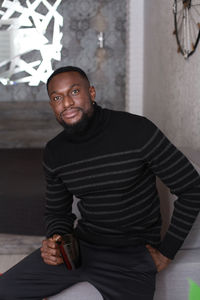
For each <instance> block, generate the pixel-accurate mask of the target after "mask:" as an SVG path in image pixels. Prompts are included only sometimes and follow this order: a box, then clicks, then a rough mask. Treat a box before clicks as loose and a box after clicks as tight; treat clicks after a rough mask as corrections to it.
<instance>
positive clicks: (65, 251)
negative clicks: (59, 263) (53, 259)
mask: <svg viewBox="0 0 200 300" xmlns="http://www.w3.org/2000/svg"><path fill="white" fill-rule="evenodd" d="M56 243H57V244H58V245H59V248H60V252H61V255H62V258H63V261H64V263H65V265H66V267H67V269H68V270H74V269H77V268H78V267H79V266H80V251H79V245H78V241H77V239H76V237H75V236H74V235H73V234H65V235H63V236H62V240H58V241H56Z"/></svg>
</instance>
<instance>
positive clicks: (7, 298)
mask: <svg viewBox="0 0 200 300" xmlns="http://www.w3.org/2000/svg"><path fill="white" fill-rule="evenodd" d="M0 299H1V300H11V299H15V295H13V289H12V285H10V284H9V282H8V280H6V279H4V278H3V276H1V277H0Z"/></svg>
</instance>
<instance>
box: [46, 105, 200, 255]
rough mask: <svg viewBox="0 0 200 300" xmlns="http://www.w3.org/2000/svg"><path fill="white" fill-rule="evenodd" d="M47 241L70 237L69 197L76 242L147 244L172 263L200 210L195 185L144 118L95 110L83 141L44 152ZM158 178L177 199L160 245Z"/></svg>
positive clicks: (64, 140)
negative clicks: (77, 216)
mask: <svg viewBox="0 0 200 300" xmlns="http://www.w3.org/2000/svg"><path fill="white" fill-rule="evenodd" d="M44 169H45V174H46V180H47V192H46V212H45V220H46V228H47V236H48V237H50V236H52V235H53V234H55V233H58V234H65V233H69V232H72V230H73V227H74V220H75V215H74V214H73V213H72V202H73V196H76V197H77V198H79V199H80V201H79V203H78V208H79V210H80V213H81V219H80V220H79V221H78V224H77V226H76V233H77V236H78V237H79V238H80V239H82V240H85V241H88V242H89V243H93V244H100V245H113V246H119V247H120V246H123V245H124V246H125V245H138V244H147V243H148V244H151V245H152V246H154V247H157V248H158V249H159V250H160V252H161V253H162V254H163V255H165V256H167V257H169V258H171V259H173V258H174V256H175V254H176V252H177V251H178V249H179V248H180V247H181V245H182V243H183V241H184V239H185V238H186V236H187V234H188V232H189V230H190V229H191V227H192V224H193V223H194V221H195V218H196V216H197V214H198V212H199V210H200V177H199V175H198V173H197V172H196V171H195V169H194V168H193V166H192V165H191V164H190V162H189V161H188V160H187V158H186V157H184V156H183V154H182V153H180V152H179V151H178V150H177V149H176V148H175V147H174V146H173V145H172V144H171V143H170V142H169V140H168V139H167V138H166V137H165V136H164V135H163V133H162V132H161V131H160V130H159V129H158V128H157V127H156V126H155V125H154V124H153V123H152V122H151V121H149V120H147V119H146V118H144V117H140V116H136V115H132V114H130V113H126V112H117V111H112V110H108V109H102V108H101V107H99V106H97V105H96V107H95V111H94V116H93V118H92V119H91V121H90V126H89V128H88V130H87V131H86V132H84V134H83V135H79V136H73V137H69V136H67V134H66V132H65V130H64V131H62V132H61V133H60V134H59V135H57V136H56V137H55V138H54V139H52V140H51V141H50V142H48V143H47V146H46V148H45V151H44ZM156 176H158V177H160V179H161V180H162V181H163V182H164V183H165V184H166V185H167V186H168V187H169V188H170V190H171V192H172V193H174V194H176V195H177V200H176V201H175V204H174V212H173V216H172V219H171V225H170V226H169V229H168V231H167V233H166V235H165V237H164V239H163V240H162V241H161V240H160V229H161V215H160V202H159V198H158V193H157V189H156Z"/></svg>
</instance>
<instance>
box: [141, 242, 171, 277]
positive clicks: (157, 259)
mask: <svg viewBox="0 0 200 300" xmlns="http://www.w3.org/2000/svg"><path fill="white" fill-rule="evenodd" d="M146 248H147V249H148V250H149V252H150V254H151V256H152V258H153V261H154V263H155V265H156V268H157V271H158V272H160V271H162V270H164V269H165V268H166V267H167V266H168V265H169V264H170V262H171V259H169V258H168V257H166V256H164V255H163V254H162V253H160V251H159V250H158V249H156V248H153V247H152V246H150V245H146Z"/></svg>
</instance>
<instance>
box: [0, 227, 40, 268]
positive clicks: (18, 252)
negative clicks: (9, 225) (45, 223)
mask: <svg viewBox="0 0 200 300" xmlns="http://www.w3.org/2000/svg"><path fill="white" fill-rule="evenodd" d="M43 239H44V237H41V236H24V235H13V234H2V233H1V234H0V273H4V272H5V271H7V270H8V269H10V268H11V267H13V266H14V265H15V264H16V263H18V262H19V261H20V260H22V259H23V258H24V257H25V256H27V255H28V254H29V253H31V252H32V251H34V250H35V249H37V248H39V247H41V244H42V240H43Z"/></svg>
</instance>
